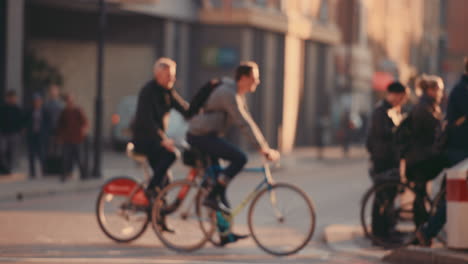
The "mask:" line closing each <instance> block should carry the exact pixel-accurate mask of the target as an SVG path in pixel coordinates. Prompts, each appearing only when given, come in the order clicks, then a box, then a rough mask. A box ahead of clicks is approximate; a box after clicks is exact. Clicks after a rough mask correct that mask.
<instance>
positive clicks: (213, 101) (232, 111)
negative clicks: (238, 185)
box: [187, 61, 279, 242]
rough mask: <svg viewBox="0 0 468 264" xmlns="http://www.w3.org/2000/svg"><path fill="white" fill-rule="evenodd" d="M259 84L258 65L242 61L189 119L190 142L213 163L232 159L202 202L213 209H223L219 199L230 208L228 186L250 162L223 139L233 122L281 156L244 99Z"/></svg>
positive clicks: (266, 151) (272, 156) (269, 154)
mask: <svg viewBox="0 0 468 264" xmlns="http://www.w3.org/2000/svg"><path fill="white" fill-rule="evenodd" d="M259 84H260V79H259V69H258V65H257V64H256V63H255V62H250V61H249V62H243V63H241V64H240V65H239V66H238V67H237V69H236V72H235V80H232V79H230V78H223V79H222V81H221V84H220V85H219V86H218V87H216V89H215V90H214V91H213V92H211V94H210V95H209V97H208V99H207V100H206V102H205V103H204V107H203V111H202V112H200V113H199V114H197V115H196V116H194V117H193V118H192V119H191V120H190V123H189V128H188V133H187V141H188V142H189V143H190V144H191V145H192V146H193V147H195V148H198V149H200V150H201V151H202V152H204V153H205V154H207V155H209V156H210V157H212V159H213V162H214V163H215V164H213V165H216V164H217V163H218V159H219V158H221V159H223V160H226V161H229V162H230V163H229V165H228V166H227V167H226V168H225V169H224V170H223V171H222V172H221V173H220V174H219V175H217V179H216V182H215V183H214V186H213V188H212V189H211V191H210V193H209V194H208V196H207V197H206V199H205V200H204V202H203V204H204V205H205V206H207V207H210V208H212V209H214V210H222V209H221V207H220V206H219V203H218V199H219V200H220V201H221V203H222V204H223V205H224V206H225V207H227V208H230V204H229V201H228V199H227V197H226V188H227V185H228V184H229V182H230V181H231V180H232V179H233V178H234V177H235V176H236V175H237V174H238V173H239V172H240V171H241V170H242V168H243V167H244V165H245V164H246V163H247V156H246V154H245V153H244V152H243V151H242V150H240V149H239V148H238V147H237V146H235V145H233V144H231V143H229V142H228V141H226V140H225V139H223V138H222V135H223V134H225V132H226V131H227V129H228V128H229V127H230V125H231V124H235V125H236V126H237V127H239V128H240V129H241V130H242V132H243V133H244V134H245V135H246V136H247V137H248V138H249V139H250V141H251V142H252V143H253V144H254V145H255V147H256V149H257V150H258V151H259V152H260V153H262V155H264V156H265V157H266V158H267V159H268V160H276V159H278V158H279V153H278V151H276V150H274V149H271V148H270V147H269V146H268V143H267V142H266V140H265V138H264V137H263V135H262V133H261V131H260V129H259V128H258V126H257V124H256V123H255V121H254V120H253V118H252V117H251V115H250V113H249V111H248V108H247V103H246V101H245V95H246V94H247V93H253V92H255V90H256V88H257V86H258V85H259ZM239 238H241V236H237V235H236V237H235V238H234V241H235V240H237V239H239ZM230 242H233V241H230Z"/></svg>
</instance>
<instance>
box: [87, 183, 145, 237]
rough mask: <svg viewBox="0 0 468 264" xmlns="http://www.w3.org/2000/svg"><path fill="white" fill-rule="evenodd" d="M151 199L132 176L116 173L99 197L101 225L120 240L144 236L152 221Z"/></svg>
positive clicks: (98, 218)
mask: <svg viewBox="0 0 468 264" xmlns="http://www.w3.org/2000/svg"><path fill="white" fill-rule="evenodd" d="M148 209H149V202H148V200H147V198H146V196H145V193H144V190H143V188H142V187H141V186H139V185H138V183H137V182H136V181H135V180H133V179H132V178H129V177H116V178H113V179H111V180H109V181H108V182H107V183H105V184H104V186H103V187H102V188H101V191H100V193H99V196H98V198H97V201H96V217H97V221H98V223H99V227H100V228H101V230H102V231H103V232H104V234H106V236H107V237H109V238H110V239H112V240H114V241H116V242H121V243H124V242H130V241H133V240H135V239H137V238H138V237H140V236H141V235H142V234H143V233H144V232H145V230H146V228H147V226H148V222H149V214H148Z"/></svg>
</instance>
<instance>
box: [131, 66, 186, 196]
mask: <svg viewBox="0 0 468 264" xmlns="http://www.w3.org/2000/svg"><path fill="white" fill-rule="evenodd" d="M176 66H177V65H176V63H175V62H174V61H173V60H171V59H169V58H160V59H158V60H157V61H156V63H155V64H154V68H153V73H154V77H155V78H154V80H151V81H149V82H148V83H147V84H146V85H145V86H144V87H143V89H141V91H140V94H139V96H138V104H137V110H136V114H135V119H134V121H133V124H132V131H133V143H134V145H135V152H137V153H141V154H144V155H145V156H146V157H147V159H148V162H149V164H150V166H151V168H152V169H153V177H152V179H151V181H150V183H149V185H148V188H147V194H148V195H149V196H150V197H154V196H155V195H156V194H157V191H156V188H160V189H162V188H164V186H165V185H166V184H167V182H168V179H167V177H166V174H167V170H168V169H169V168H170V167H171V165H172V164H173V163H174V161H175V159H176V155H175V147H174V141H173V140H172V139H170V138H168V137H167V135H166V129H167V126H168V121H169V111H170V110H171V109H172V108H175V109H176V110H177V111H179V112H180V113H181V114H182V115H183V116H184V117H187V116H188V108H189V105H188V103H187V102H186V101H185V100H184V99H182V97H180V96H179V94H178V93H177V92H176V91H175V90H174V89H173V87H174V83H175V80H176Z"/></svg>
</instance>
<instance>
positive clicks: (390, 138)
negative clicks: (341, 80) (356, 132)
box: [366, 100, 398, 161]
mask: <svg viewBox="0 0 468 264" xmlns="http://www.w3.org/2000/svg"><path fill="white" fill-rule="evenodd" d="M391 108H392V105H391V104H390V103H389V102H387V101H386V100H382V101H380V102H379V103H378V104H377V106H376V108H375V109H374V111H373V112H372V117H371V123H370V127H369V131H368V134H367V139H366V148H367V151H368V152H369V154H370V155H371V160H372V161H378V160H388V161H395V160H398V158H397V157H398V155H397V148H396V146H395V144H394V133H393V131H394V128H395V124H394V123H393V121H392V119H391V118H390V117H389V116H388V113H387V111H388V110H389V109H391Z"/></svg>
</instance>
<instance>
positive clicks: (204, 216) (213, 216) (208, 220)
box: [196, 188, 231, 247]
mask: <svg viewBox="0 0 468 264" xmlns="http://www.w3.org/2000/svg"><path fill="white" fill-rule="evenodd" d="M208 193H209V190H208V189H207V188H200V191H199V192H198V195H197V198H196V206H197V208H196V212H197V215H198V219H199V225H200V228H201V230H202V231H203V233H204V234H205V236H206V238H207V239H208V241H209V242H210V243H211V244H212V245H213V246H215V247H222V245H221V238H220V233H219V232H220V231H219V230H218V226H217V224H218V220H217V213H221V212H216V210H213V209H211V208H209V207H206V206H204V205H203V204H202V203H203V200H204V199H205V197H206V195H208ZM222 215H223V217H224V218H225V217H227V216H225V215H224V214H222ZM230 220H231V219H229V221H230ZM230 226H231V225H230ZM225 232H226V233H229V232H230V228H229V230H226V231H225ZM223 233H224V232H223Z"/></svg>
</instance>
